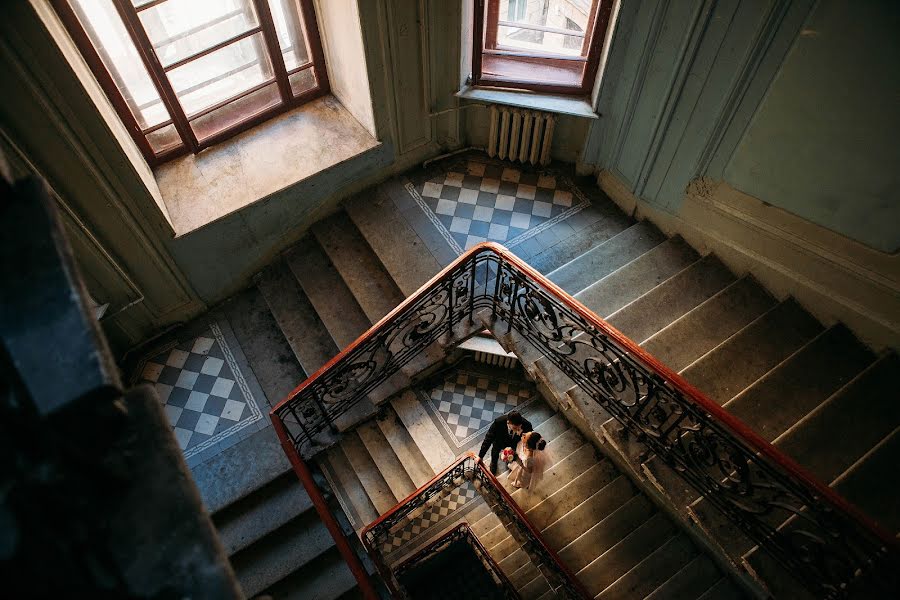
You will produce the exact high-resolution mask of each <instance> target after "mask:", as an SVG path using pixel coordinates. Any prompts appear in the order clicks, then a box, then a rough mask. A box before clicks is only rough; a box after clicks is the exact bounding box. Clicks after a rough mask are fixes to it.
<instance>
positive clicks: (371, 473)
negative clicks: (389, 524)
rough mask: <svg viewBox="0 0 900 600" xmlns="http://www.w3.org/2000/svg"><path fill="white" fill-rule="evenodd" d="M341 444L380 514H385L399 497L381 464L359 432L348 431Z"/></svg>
mask: <svg viewBox="0 0 900 600" xmlns="http://www.w3.org/2000/svg"><path fill="white" fill-rule="evenodd" d="M340 446H341V450H343V452H344V455H346V457H347V461H348V462H349V463H350V466H351V467H353V471H354V473H356V476H357V478H359V481H360V483H362V486H363V489H364V490H365V491H366V495H368V496H369V499H370V500H371V501H372V505H373V506H374V507H375V510H377V511H378V514H379V515H383V514H384V513H386V512H387V511H389V510H390V509H392V508H393V507H394V506H395V505H396V504H397V501H398V499H397V497H396V496H395V495H394V493H393V492H392V491H391V488H390V486H389V485H388V484H387V482H386V481H385V479H384V475H383V473H382V472H381V470H380V469H379V465H377V464H375V461H373V460H372V457H371V455H369V452H368V450H366V447H365V445H364V444H363V442H362V440H361V439H360V438H359V435H358V433H357V432H355V431H351V432H348V433H347V434H346V435H344V437H343V439H342V440H341V443H340ZM400 499H401V500H402V499H403V497H402V496H401V498H400Z"/></svg>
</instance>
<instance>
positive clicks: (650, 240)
mask: <svg viewBox="0 0 900 600" xmlns="http://www.w3.org/2000/svg"><path fill="white" fill-rule="evenodd" d="M665 241H666V236H665V235H664V234H662V233H661V232H660V231H659V230H658V229H657V228H656V227H654V226H653V225H652V224H651V223H650V222H649V221H641V222H639V223H635V224H634V225H632V226H631V227H629V228H628V229H626V230H624V231H622V232H621V233H619V234H617V235H615V236H613V237H612V238H610V239H608V240H607V241H605V242H604V243H602V244H600V245H599V246H595V247H593V248H591V249H590V250H588V251H587V252H585V253H584V254H581V255H579V256H578V257H576V258H574V259H572V260H570V261H569V262H567V263H566V264H564V265H563V266H561V267H559V268H558V269H556V270H554V271H552V272H551V273H550V274H549V275H548V276H547V277H548V278H549V279H550V281H552V282H553V283H555V284H556V285H558V286H559V287H561V288H562V289H564V290H565V291H567V292H569V293H570V294H572V295H575V294H577V293H578V292H580V291H581V290H583V289H585V288H587V287H588V286H590V285H592V284H593V283H594V282H596V281H599V280H600V279H602V278H604V277H606V276H607V275H609V274H610V273H612V272H613V271H615V270H617V269H619V268H621V267H623V266H625V265H626V264H628V263H629V262H631V261H632V260H634V259H635V258H637V257H639V256H640V255H641V254H643V253H645V252H647V251H648V250H650V249H651V248H654V247H656V246H658V245H659V244H662V243H663V242H665Z"/></svg>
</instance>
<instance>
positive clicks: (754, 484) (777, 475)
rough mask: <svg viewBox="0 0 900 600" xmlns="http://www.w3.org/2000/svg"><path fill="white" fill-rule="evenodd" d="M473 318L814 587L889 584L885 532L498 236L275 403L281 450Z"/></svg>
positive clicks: (307, 444) (894, 567) (833, 591)
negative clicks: (533, 357) (537, 361)
mask: <svg viewBox="0 0 900 600" xmlns="http://www.w3.org/2000/svg"><path fill="white" fill-rule="evenodd" d="M481 315H487V317H488V319H489V323H488V324H489V325H490V327H491V328H492V330H493V331H494V333H495V334H503V333H504V332H510V331H513V330H515V332H516V333H517V334H518V335H519V336H521V337H522V338H524V339H525V340H527V341H528V342H529V343H530V344H531V345H532V346H533V347H534V348H535V349H537V350H538V351H539V352H540V353H541V354H543V355H544V356H545V357H546V358H547V359H548V360H549V361H550V362H551V363H552V364H553V365H555V366H556V367H557V368H558V369H559V370H560V371H561V372H563V373H565V374H566V375H567V376H568V377H569V378H570V379H571V380H572V381H573V382H574V384H576V385H577V386H579V387H580V388H581V389H582V390H583V391H584V392H585V393H587V394H588V395H589V396H590V397H591V398H592V399H593V400H594V401H595V402H597V404H598V405H600V406H601V407H602V408H604V409H605V410H606V411H607V412H608V413H609V414H611V415H612V416H613V417H614V418H615V419H617V420H618V422H619V423H621V425H622V426H623V427H624V428H625V430H626V431H627V432H629V434H633V435H634V436H635V437H636V439H638V440H639V441H640V442H641V443H643V444H644V445H645V446H646V448H647V449H648V450H649V451H651V452H653V453H655V454H656V455H657V456H658V457H659V458H660V459H661V460H662V461H664V462H665V463H666V464H667V465H669V466H670V467H672V468H673V469H674V470H675V471H676V472H678V473H679V474H680V475H681V477H683V478H684V480H685V481H686V482H687V483H689V484H690V485H691V486H692V487H693V489H694V490H695V491H696V492H698V493H699V494H701V495H702V496H703V497H705V498H706V499H707V500H708V501H709V502H710V503H711V504H712V505H714V506H716V507H717V508H718V509H719V510H720V511H721V513H722V514H723V515H725V516H726V517H727V518H728V520H729V521H730V522H731V523H733V524H734V525H736V526H737V527H738V528H739V529H740V530H741V531H742V532H743V533H744V534H746V535H747V536H748V537H749V538H751V539H752V540H753V541H754V542H756V543H757V544H758V545H759V546H761V547H762V548H764V549H765V550H767V551H768V552H770V553H771V554H772V555H773V556H774V557H775V558H776V559H777V560H778V561H779V562H780V564H781V565H783V566H784V567H785V568H786V569H788V570H789V571H790V572H791V573H792V574H793V575H795V576H796V577H797V578H798V579H800V580H801V581H802V582H804V583H805V584H806V586H807V587H809V588H810V589H811V590H813V591H814V592H815V593H816V594H817V595H818V596H820V597H827V598H838V597H842V596H846V595H848V594H849V593H850V590H851V587H852V586H854V585H856V584H858V583H859V582H861V581H863V580H868V581H872V580H875V579H888V580H891V582H892V583H896V578H897V574H898V573H900V560H898V551H897V542H896V540H894V538H893V537H892V536H891V535H889V534H888V533H886V532H884V531H882V530H881V529H880V528H879V527H878V526H877V525H876V524H875V523H873V522H872V521H871V520H869V519H868V518H867V517H866V516H865V515H863V514H862V513H861V512H859V511H858V510H857V509H856V508H855V507H853V506H852V505H850V504H849V503H848V502H847V501H846V500H844V499H843V498H841V497H840V496H839V495H837V494H836V493H835V492H834V491H833V490H832V489H830V488H828V487H827V486H826V485H824V484H822V483H821V482H819V481H817V480H815V479H814V478H813V477H812V476H810V475H809V474H808V473H806V471H804V470H803V469H802V468H801V467H799V466H798V465H797V464H796V463H795V462H794V461H793V460H792V459H790V458H788V457H787V456H786V455H784V454H782V453H781V452H779V451H778V450H777V449H775V448H774V447H773V446H772V445H771V444H769V443H768V442H767V441H765V440H764V439H762V438H761V437H760V436H758V435H757V434H756V433H754V432H753V431H752V430H751V429H750V428H749V427H747V426H746V425H745V424H744V423H743V422H741V421H740V420H738V419H736V418H735V417H734V416H732V415H731V414H729V413H728V412H727V411H725V410H724V409H723V408H722V407H720V406H719V405H718V404H717V403H716V402H714V401H713V400H711V399H709V398H707V397H706V396H705V395H703V394H702V393H701V392H700V391H699V390H697V389H696V388H694V387H693V386H691V385H690V384H688V383H687V382H686V381H685V380H684V379H682V378H681V377H680V376H679V375H677V374H676V373H674V372H672V371H671V370H670V369H669V368H668V367H666V366H665V365H663V364H662V363H660V362H659V361H658V360H656V359H655V358H654V357H652V356H651V355H649V354H647V353H646V352H645V351H644V350H643V349H641V348H640V347H639V346H638V345H637V344H635V343H634V342H633V341H631V340H629V339H628V338H626V337H625V336H624V335H622V334H621V333H620V332H619V331H617V330H616V329H615V328H613V327H612V326H610V325H609V324H608V323H606V322H605V321H603V320H602V319H601V318H599V317H598V316H597V315H595V314H594V313H592V312H591V311H590V310H588V309H587V308H585V307H584V306H583V305H582V304H580V303H579V302H578V301H576V300H575V299H574V298H572V297H571V296H569V295H568V294H567V293H565V292H564V291H563V290H561V289H559V288H558V287H557V286H555V285H554V284H553V283H551V282H550V281H548V280H547V279H546V278H544V277H543V276H542V275H541V274H540V273H538V272H537V271H535V270H534V269H532V268H531V267H529V266H528V265H527V264H526V263H524V262H523V261H521V260H520V259H518V258H517V257H516V256H515V255H513V254H512V253H510V252H509V251H507V250H506V249H505V248H504V247H503V246H500V245H498V244H494V243H489V242H488V243H483V244H480V245H478V246H476V247H474V248H472V249H471V250H469V251H468V252H466V253H465V254H464V255H462V256H460V257H459V258H458V259H457V260H456V261H454V262H453V263H452V264H451V265H449V266H448V267H447V268H445V269H444V270H443V271H441V273H439V274H438V275H437V276H435V277H434V278H433V279H432V280H431V281H429V282H428V283H427V284H425V285H424V286H423V287H422V288H421V289H420V290H419V291H418V292H416V293H415V294H414V295H413V296H411V297H410V298H408V299H407V300H406V301H405V302H403V304H401V305H400V306H398V307H397V309H395V310H394V311H392V312H391V313H390V314H389V315H387V316H386V317H385V318H384V319H382V320H381V321H380V322H379V323H378V324H376V325H375V326H374V327H372V329H370V330H369V331H368V332H367V333H365V334H364V335H363V336H361V337H360V338H359V339H358V340H357V341H356V342H354V343H353V344H351V345H350V346H348V347H347V348H346V349H345V350H344V351H342V352H341V353H340V354H339V355H337V356H336V357H335V358H334V359H332V360H331V361H330V362H329V363H328V364H327V365H325V366H324V367H323V368H322V369H320V371H319V372H317V373H316V374H315V375H313V376H312V377H310V378H309V379H307V380H306V381H305V382H303V384H301V385H300V386H299V387H298V388H297V389H296V390H295V391H294V392H293V393H292V394H291V395H290V396H289V397H288V398H286V399H285V400H283V401H282V402H281V403H279V404H278V405H277V406H276V407H275V408H274V409H273V410H272V418H273V421H274V422H275V424H276V428H277V429H278V431H279V435H281V436H282V439H283V440H284V446H285V449H286V450H287V451H288V452H289V453H290V452H295V453H296V454H297V455H298V456H299V455H301V454H302V453H303V452H304V451H305V450H306V451H308V450H309V449H310V448H311V447H312V445H313V444H314V442H315V439H316V436H317V435H318V434H319V433H321V432H323V431H325V430H327V429H329V428H332V427H333V422H334V420H335V418H336V417H337V416H339V415H341V414H343V413H345V412H346V411H347V410H349V409H350V408H351V407H352V406H353V405H354V404H356V403H357V402H359V401H360V400H361V399H362V398H364V397H365V396H366V395H367V394H368V393H369V392H370V391H371V390H373V389H375V388H376V387H377V386H379V385H380V384H381V383H382V382H384V381H387V379H388V378H390V377H391V376H392V375H393V374H395V373H396V372H397V371H399V370H400V369H401V368H402V367H403V366H404V365H406V364H408V363H409V362H411V361H412V360H413V359H414V358H415V357H416V355H417V354H418V353H419V352H421V351H422V350H424V349H425V348H427V347H428V346H429V345H430V344H432V343H434V342H435V341H437V340H439V339H440V338H442V336H444V338H445V340H446V341H447V342H448V343H449V342H450V341H452V339H453V337H454V334H455V335H456V336H457V337H458V336H460V335H465V334H466V333H468V332H471V331H472V330H474V329H478V328H480V326H481V325H480V324H477V325H476V321H475V319H476V316H481ZM461 325H469V328H468V329H466V328H465V327H461ZM785 522H788V523H787V525H785Z"/></svg>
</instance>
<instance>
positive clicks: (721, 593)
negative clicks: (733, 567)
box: [697, 577, 744, 600]
mask: <svg viewBox="0 0 900 600" xmlns="http://www.w3.org/2000/svg"><path fill="white" fill-rule="evenodd" d="M739 598H744V594H742V593H741V592H740V590H739V589H738V587H737V586H736V585H735V584H733V583H732V582H731V581H730V580H729V579H728V578H726V577H722V578H721V579H719V581H717V582H716V583H714V584H713V585H712V586H710V588H709V589H708V590H706V591H705V592H704V593H703V595H702V596H700V597H699V598H698V599H697V600H738V599H739Z"/></svg>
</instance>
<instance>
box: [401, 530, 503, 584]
mask: <svg viewBox="0 0 900 600" xmlns="http://www.w3.org/2000/svg"><path fill="white" fill-rule="evenodd" d="M457 542H463V543H465V544H466V545H467V546H468V547H469V548H470V549H471V550H472V553H473V554H474V555H475V557H476V558H477V559H478V562H479V563H481V566H482V568H483V569H484V570H485V572H487V573H488V576H489V577H490V579H491V580H492V582H493V584H494V587H495V588H496V589H497V590H498V591H499V592H500V594H501V595H502V597H503V598H505V599H506V600H519V593H518V592H517V591H516V589H515V588H514V587H513V584H512V583H510V581H509V578H508V577H507V576H506V573H504V572H503V569H501V568H500V566H499V565H497V563H496V561H494V559H493V557H491V555H490V554H489V553H488V551H487V549H486V548H485V547H484V545H483V544H482V543H481V541H479V539H478V538H477V537H476V536H475V534H474V533H472V530H471V529H469V524H468V523H465V522H463V523H460V524H459V525H457V526H456V527H454V528H453V529H451V530H450V531H449V532H448V533H446V534H444V535H442V536H441V537H439V538H438V539H437V540H435V541H434V542H432V543H430V544H428V545H427V546H426V547H424V548H422V549H421V550H420V551H418V552H416V553H415V555H413V556H412V557H411V558H409V559H408V560H406V561H404V562H403V563H402V564H401V565H400V566H399V567H397V568H396V569H394V576H395V577H396V578H397V580H398V581H401V582H402V580H403V577H404V575H405V574H406V573H408V572H409V571H411V570H413V569H415V568H416V567H418V566H419V565H421V564H422V563H424V562H426V561H428V560H430V559H432V558H434V557H435V556H437V555H439V554H440V553H441V552H443V551H444V550H446V549H447V548H448V547H449V546H451V545H452V544H455V543H457Z"/></svg>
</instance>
